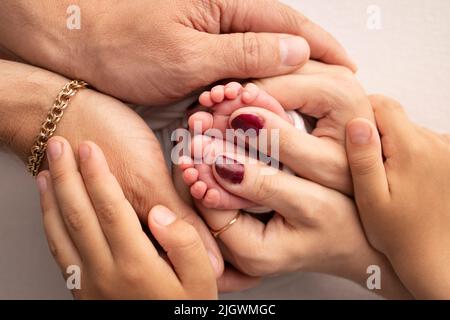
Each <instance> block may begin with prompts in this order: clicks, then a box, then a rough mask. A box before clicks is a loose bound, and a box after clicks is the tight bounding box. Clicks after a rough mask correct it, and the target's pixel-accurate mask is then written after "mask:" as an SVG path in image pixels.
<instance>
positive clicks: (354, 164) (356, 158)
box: [346, 119, 389, 209]
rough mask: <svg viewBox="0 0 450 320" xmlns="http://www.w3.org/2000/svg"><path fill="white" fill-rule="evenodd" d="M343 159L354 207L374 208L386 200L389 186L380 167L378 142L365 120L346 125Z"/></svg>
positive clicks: (373, 131) (373, 130)
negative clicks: (370, 206)
mask: <svg viewBox="0 0 450 320" xmlns="http://www.w3.org/2000/svg"><path fill="white" fill-rule="evenodd" d="M346 147H347V157H348V162H349V165H350V169H351V173H352V177H353V185H354V189H355V190H354V191H355V198H356V201H357V202H358V206H363V208H360V209H364V206H367V205H374V204H379V203H380V202H382V201H384V200H385V199H387V197H388V196H389V186H388V181H387V177H386V171H385V168H384V163H383V156H382V148H381V141H380V137H379V135H378V131H377V129H376V127H375V126H374V125H373V124H372V123H371V122H370V121H368V120H366V119H355V120H353V121H351V122H350V123H349V124H348V125H347V142H346Z"/></svg>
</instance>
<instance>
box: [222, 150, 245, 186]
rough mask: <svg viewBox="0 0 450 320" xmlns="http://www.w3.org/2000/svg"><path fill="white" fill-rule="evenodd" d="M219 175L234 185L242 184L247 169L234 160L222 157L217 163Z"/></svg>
mask: <svg viewBox="0 0 450 320" xmlns="http://www.w3.org/2000/svg"><path fill="white" fill-rule="evenodd" d="M215 167H216V172H217V174H218V175H219V176H220V177H221V178H222V179H224V180H227V181H229V182H231V183H232V184H240V183H241V182H242V180H244V172H245V167H244V165H243V164H241V163H239V162H237V161H236V160H234V159H230V158H228V157H225V156H220V157H218V158H217V159H216V163H215Z"/></svg>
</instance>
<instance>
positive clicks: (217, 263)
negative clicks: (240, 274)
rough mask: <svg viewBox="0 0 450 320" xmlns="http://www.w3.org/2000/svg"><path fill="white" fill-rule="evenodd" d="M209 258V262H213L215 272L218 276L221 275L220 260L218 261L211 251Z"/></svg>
mask: <svg viewBox="0 0 450 320" xmlns="http://www.w3.org/2000/svg"><path fill="white" fill-rule="evenodd" d="M208 257H209V261H211V265H212V267H213V269H214V272H215V273H216V274H219V273H220V270H219V260H217V258H216V256H215V255H214V254H213V253H212V252H211V251H208Z"/></svg>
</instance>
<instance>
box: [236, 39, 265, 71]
mask: <svg viewBox="0 0 450 320" xmlns="http://www.w3.org/2000/svg"><path fill="white" fill-rule="evenodd" d="M242 49H243V50H242V54H243V57H242V66H241V68H242V69H243V72H245V73H253V72H255V71H257V70H259V69H260V67H261V63H260V57H261V44H260V42H259V38H258V37H257V35H256V34H255V33H252V32H247V33H244V34H243V35H242Z"/></svg>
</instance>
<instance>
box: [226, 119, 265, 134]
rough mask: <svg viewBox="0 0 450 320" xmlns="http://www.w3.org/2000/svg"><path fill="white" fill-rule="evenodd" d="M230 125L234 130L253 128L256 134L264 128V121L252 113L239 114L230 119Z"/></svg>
mask: <svg viewBox="0 0 450 320" xmlns="http://www.w3.org/2000/svg"><path fill="white" fill-rule="evenodd" d="M231 127H232V128H233V129H234V130H239V129H241V130H244V132H247V131H248V130H252V129H253V130H255V131H256V135H258V134H259V130H261V129H262V128H264V121H263V120H262V119H261V118H260V117H258V116H256V115H254V114H241V115H239V116H237V117H236V118H234V119H233V121H231Z"/></svg>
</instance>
